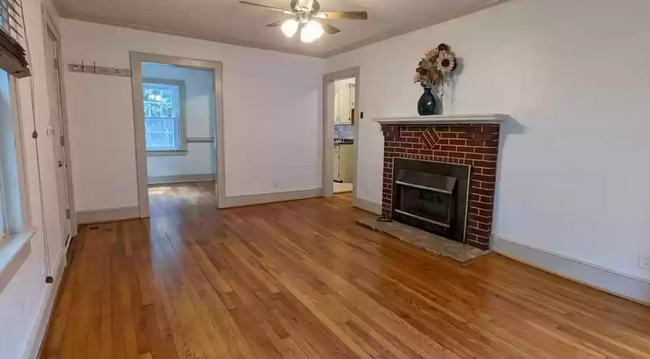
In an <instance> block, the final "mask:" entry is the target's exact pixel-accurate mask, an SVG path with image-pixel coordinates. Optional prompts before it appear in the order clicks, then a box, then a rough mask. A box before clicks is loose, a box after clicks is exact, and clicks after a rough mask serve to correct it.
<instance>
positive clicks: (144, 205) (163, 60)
mask: <svg viewBox="0 0 650 359" xmlns="http://www.w3.org/2000/svg"><path fill="white" fill-rule="evenodd" d="M129 56H130V61H131V90H132V91H131V92H132V93H133V125H134V128H135V136H134V140H135V157H136V171H137V177H138V207H139V212H140V218H147V217H149V190H148V188H149V181H148V177H147V146H146V143H145V135H144V106H143V104H142V63H144V62H153V63H159V64H167V65H175V66H181V67H189V68H195V69H199V70H208V71H212V73H213V75H214V79H213V80H214V101H215V103H214V105H215V111H214V113H215V124H214V129H215V132H216V134H215V135H214V136H213V137H214V139H215V141H216V142H217V143H216V146H215V148H216V151H217V155H216V160H217V163H216V168H217V175H216V176H215V190H216V193H217V196H216V200H217V207H219V205H220V204H221V203H225V202H226V174H225V168H226V165H225V161H224V160H225V158H226V157H225V153H224V138H225V136H224V133H223V131H224V119H223V114H224V108H223V63H222V62H221V61H211V60H196V59H188V58H183V57H176V56H169V55H159V54H152V53H145V52H137V51H130V52H129Z"/></svg>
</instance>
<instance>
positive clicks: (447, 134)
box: [440, 132, 459, 138]
mask: <svg viewBox="0 0 650 359" xmlns="http://www.w3.org/2000/svg"><path fill="white" fill-rule="evenodd" d="M440 138H459V137H458V134H457V133H453V132H443V133H441V134H440Z"/></svg>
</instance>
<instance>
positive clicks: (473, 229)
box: [468, 228, 490, 237]
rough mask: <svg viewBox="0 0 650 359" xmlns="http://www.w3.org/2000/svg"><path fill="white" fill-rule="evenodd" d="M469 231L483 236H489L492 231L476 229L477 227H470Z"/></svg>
mask: <svg viewBox="0 0 650 359" xmlns="http://www.w3.org/2000/svg"><path fill="white" fill-rule="evenodd" d="M468 232H469V233H471V234H475V235H477V236H483V237H489V236H490V231H485V230H482V229H476V228H470V229H469V230H468Z"/></svg>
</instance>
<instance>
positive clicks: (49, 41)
mask: <svg viewBox="0 0 650 359" xmlns="http://www.w3.org/2000/svg"><path fill="white" fill-rule="evenodd" d="M58 49H59V44H58V40H57V37H56V35H54V34H53V33H52V32H51V31H50V29H49V28H48V29H47V36H46V39H45V61H46V69H47V71H46V72H47V92H48V97H49V100H50V101H49V102H50V126H51V127H50V128H49V129H48V130H49V131H50V134H52V135H53V136H52V139H53V140H52V143H53V146H54V148H53V149H54V161H55V166H56V167H55V170H56V187H57V192H58V193H57V195H58V202H59V217H60V222H61V228H62V232H63V233H62V238H63V246H64V248H65V247H66V246H67V245H68V244H69V240H70V235H71V233H72V225H71V222H70V210H71V209H70V204H69V200H68V181H67V176H66V173H67V170H66V168H67V166H68V165H67V163H66V160H65V159H66V156H65V151H66V148H65V145H64V136H65V134H64V133H63V116H62V113H61V91H60V89H61V87H60V82H59V65H58V63H59V60H58V58H59V54H58Z"/></svg>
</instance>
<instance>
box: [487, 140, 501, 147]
mask: <svg viewBox="0 0 650 359" xmlns="http://www.w3.org/2000/svg"><path fill="white" fill-rule="evenodd" d="M485 147H499V141H485Z"/></svg>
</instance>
